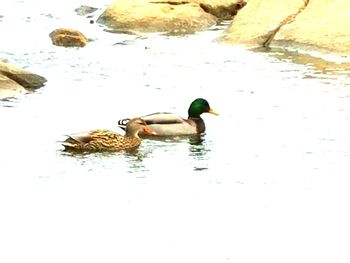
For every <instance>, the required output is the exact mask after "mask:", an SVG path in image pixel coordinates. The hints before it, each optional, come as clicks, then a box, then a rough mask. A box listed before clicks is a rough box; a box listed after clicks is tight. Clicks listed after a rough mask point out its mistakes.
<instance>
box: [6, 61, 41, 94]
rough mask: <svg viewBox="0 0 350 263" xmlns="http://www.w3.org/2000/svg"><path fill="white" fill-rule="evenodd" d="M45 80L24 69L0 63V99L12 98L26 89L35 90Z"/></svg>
mask: <svg viewBox="0 0 350 263" xmlns="http://www.w3.org/2000/svg"><path fill="white" fill-rule="evenodd" d="M45 82H46V79H45V78H44V77H41V76H39V75H37V74H34V73H31V72H29V71H26V70H24V69H21V68H18V67H15V66H12V65H10V64H8V63H5V62H2V61H0V97H2V98H4V97H12V96H14V95H16V94H18V93H24V92H27V89H37V88H40V87H42V86H43V85H44V83H45Z"/></svg>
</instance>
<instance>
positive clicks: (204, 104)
mask: <svg viewBox="0 0 350 263" xmlns="http://www.w3.org/2000/svg"><path fill="white" fill-rule="evenodd" d="M204 112H208V113H212V114H215V115H218V114H217V113H216V112H215V111H214V110H212V109H211V108H210V106H209V103H208V101H206V100H205V99H201V98H199V99H195V100H194V101H192V103H191V105H190V107H189V109H188V117H189V118H200V115H201V114H202V113H204Z"/></svg>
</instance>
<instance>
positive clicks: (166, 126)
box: [118, 98, 218, 136]
mask: <svg viewBox="0 0 350 263" xmlns="http://www.w3.org/2000/svg"><path fill="white" fill-rule="evenodd" d="M205 112H207V113H211V114H215V115H218V113H216V112H215V111H214V110H213V109H211V108H210V106H209V103H208V101H206V100H205V99H200V98H199V99H195V100H194V101H193V102H192V103H191V105H190V107H189V109H188V119H187V120H186V119H184V118H182V117H180V116H178V115H175V114H173V113H168V112H158V113H153V114H149V115H146V116H142V117H140V118H142V119H143V120H144V121H145V122H146V123H147V125H148V126H149V127H150V128H151V129H152V130H153V131H154V132H155V133H156V135H158V136H177V135H192V134H201V133H203V132H204V131H205V123H204V121H203V119H202V118H201V114H202V113H205ZM129 120H130V119H122V120H119V121H118V125H119V127H120V128H122V129H125V127H126V124H127V123H128V122H129ZM140 135H143V134H142V133H140Z"/></svg>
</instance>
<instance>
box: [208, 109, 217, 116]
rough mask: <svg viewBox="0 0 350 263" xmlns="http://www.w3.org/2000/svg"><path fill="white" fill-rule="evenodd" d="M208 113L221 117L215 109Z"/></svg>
mask: <svg viewBox="0 0 350 263" xmlns="http://www.w3.org/2000/svg"><path fill="white" fill-rule="evenodd" d="M208 113H210V114H214V115H219V113H217V112H216V111H215V110H213V109H209V111H208Z"/></svg>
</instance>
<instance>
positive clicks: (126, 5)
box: [97, 0, 217, 34]
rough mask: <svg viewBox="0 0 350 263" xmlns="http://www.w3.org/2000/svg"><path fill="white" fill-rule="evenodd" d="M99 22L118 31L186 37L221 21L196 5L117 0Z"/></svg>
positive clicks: (174, 2)
mask: <svg viewBox="0 0 350 263" xmlns="http://www.w3.org/2000/svg"><path fill="white" fill-rule="evenodd" d="M97 22H98V23H101V24H104V25H106V26H108V27H109V28H111V29H112V30H115V31H117V32H125V31H127V32H131V33H132V32H162V33H169V34H186V33H193V32H196V31H199V30H205V29H207V28H208V27H210V26H212V25H215V24H216V23H217V18H216V17H215V16H213V15H211V14H209V13H207V12H205V11H204V10H203V9H202V8H201V7H200V6H199V4H196V3H189V2H180V3H179V2H176V1H173V2H167V1H166V2H164V1H158V2H157V1H146V0H115V1H114V2H113V3H112V4H111V5H110V6H108V8H107V9H106V10H105V11H104V13H103V14H102V15H101V16H100V17H99V18H98V20H97Z"/></svg>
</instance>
